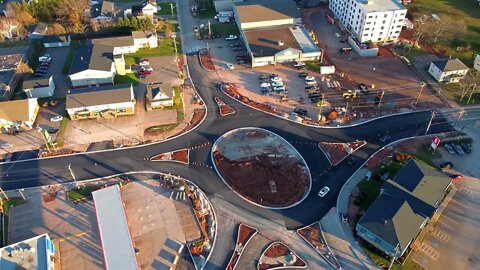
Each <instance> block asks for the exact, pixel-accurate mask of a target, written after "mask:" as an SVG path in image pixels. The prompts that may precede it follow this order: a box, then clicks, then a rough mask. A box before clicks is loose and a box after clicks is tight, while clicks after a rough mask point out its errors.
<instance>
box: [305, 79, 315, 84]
mask: <svg viewBox="0 0 480 270" xmlns="http://www.w3.org/2000/svg"><path fill="white" fill-rule="evenodd" d="M305 83H306V84H308V85H316V84H317V81H315V80H313V81H305Z"/></svg>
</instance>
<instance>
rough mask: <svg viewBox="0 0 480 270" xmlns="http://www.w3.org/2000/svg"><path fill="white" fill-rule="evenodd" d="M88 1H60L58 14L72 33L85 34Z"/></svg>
mask: <svg viewBox="0 0 480 270" xmlns="http://www.w3.org/2000/svg"><path fill="white" fill-rule="evenodd" d="M88 6H89V3H88V0H73V1H72V0H59V4H58V9H57V10H56V14H57V16H58V17H59V19H61V20H62V21H63V22H65V24H66V26H67V28H68V30H69V31H70V32H83V31H84V30H85V23H84V19H85V10H86V9H87V8H88Z"/></svg>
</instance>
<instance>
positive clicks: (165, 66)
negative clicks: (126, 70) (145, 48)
mask: <svg viewBox="0 0 480 270" xmlns="http://www.w3.org/2000/svg"><path fill="white" fill-rule="evenodd" d="M179 57H182V56H181V55H179ZM148 59H149V60H150V66H151V67H153V72H152V74H150V75H149V76H148V77H146V78H144V79H140V81H141V82H142V83H145V84H148V83H154V82H164V83H169V84H171V85H180V84H182V83H183V80H182V79H180V78H179V77H178V69H177V66H176V63H175V56H156V57H149V58H148ZM135 67H137V66H135ZM135 67H132V69H133V68H135Z"/></svg>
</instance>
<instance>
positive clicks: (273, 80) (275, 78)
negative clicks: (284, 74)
mask: <svg viewBox="0 0 480 270" xmlns="http://www.w3.org/2000/svg"><path fill="white" fill-rule="evenodd" d="M270 80H271V81H272V82H281V81H283V80H282V78H280V77H273V78H270Z"/></svg>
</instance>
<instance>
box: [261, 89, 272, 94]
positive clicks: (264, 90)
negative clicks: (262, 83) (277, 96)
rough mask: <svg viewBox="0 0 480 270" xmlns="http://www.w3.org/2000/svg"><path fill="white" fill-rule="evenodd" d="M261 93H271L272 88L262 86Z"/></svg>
mask: <svg viewBox="0 0 480 270" xmlns="http://www.w3.org/2000/svg"><path fill="white" fill-rule="evenodd" d="M261 92H262V95H271V94H272V90H271V89H270V88H268V87H262V91H261Z"/></svg>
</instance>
